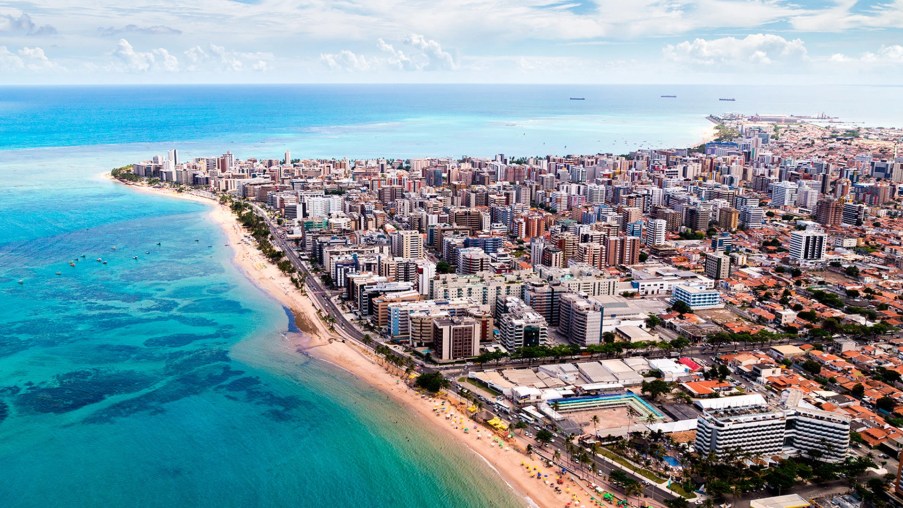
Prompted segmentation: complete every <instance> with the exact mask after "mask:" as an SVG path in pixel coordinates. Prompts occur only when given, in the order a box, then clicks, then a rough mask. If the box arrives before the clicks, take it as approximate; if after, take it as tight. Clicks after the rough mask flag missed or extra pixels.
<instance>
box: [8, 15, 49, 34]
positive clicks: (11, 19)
mask: <svg viewBox="0 0 903 508" xmlns="http://www.w3.org/2000/svg"><path fill="white" fill-rule="evenodd" d="M55 33H56V28H53V27H52V26H50V25H40V26H38V24H37V23H35V22H34V21H33V20H32V19H31V16H29V15H28V14H25V13H21V14H19V15H18V16H16V15H15V14H4V15H0V34H7V35H34V36H39V35H53V34H55Z"/></svg>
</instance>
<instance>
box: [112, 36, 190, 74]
mask: <svg viewBox="0 0 903 508" xmlns="http://www.w3.org/2000/svg"><path fill="white" fill-rule="evenodd" d="M113 56H114V57H115V58H116V59H117V60H118V61H119V63H120V64H121V65H122V66H123V68H124V69H125V70H127V71H131V72H148V71H167V72H175V71H178V70H179V59H178V58H176V57H175V55H173V54H172V53H170V52H169V51H168V50H166V49H163V48H157V49H152V50H150V51H135V48H134V47H132V45H131V44H130V43H129V41H127V40H125V39H119V42H118V43H117V44H116V50H115V51H113Z"/></svg>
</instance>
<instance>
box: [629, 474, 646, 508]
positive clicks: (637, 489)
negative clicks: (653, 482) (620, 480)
mask: <svg viewBox="0 0 903 508" xmlns="http://www.w3.org/2000/svg"><path fill="white" fill-rule="evenodd" d="M624 493H625V494H626V495H627V498H628V499H629V498H630V497H631V496H636V497H639V496H642V495H643V484H642V483H640V482H638V481H635V480H634V481H633V482H631V483H629V484H627V486H626V487H625V488H624ZM638 501H639V500H638ZM637 506H639V502H637Z"/></svg>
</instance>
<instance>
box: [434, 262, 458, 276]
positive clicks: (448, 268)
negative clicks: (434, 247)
mask: <svg viewBox="0 0 903 508" xmlns="http://www.w3.org/2000/svg"><path fill="white" fill-rule="evenodd" d="M436 273H455V269H454V268H452V265H450V264H448V263H447V262H445V261H439V262H438V263H436Z"/></svg>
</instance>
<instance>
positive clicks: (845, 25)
mask: <svg viewBox="0 0 903 508" xmlns="http://www.w3.org/2000/svg"><path fill="white" fill-rule="evenodd" d="M858 3H859V2H858V0H834V5H833V6H831V7H828V8H827V9H823V10H818V11H811V12H809V13H805V14H801V15H798V16H793V17H791V18H790V24H791V26H792V27H793V28H794V29H795V30H799V31H804V32H844V31H848V30H853V29H863V28H864V29H870V28H900V27H901V26H903V0H892V1H890V2H886V3H877V4H875V5H873V6H869V7H866V8H864V9H861V10H859V11H857V12H853V8H854V7H856V5H857V4H858Z"/></svg>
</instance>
